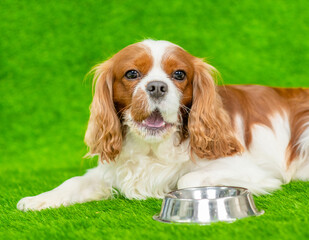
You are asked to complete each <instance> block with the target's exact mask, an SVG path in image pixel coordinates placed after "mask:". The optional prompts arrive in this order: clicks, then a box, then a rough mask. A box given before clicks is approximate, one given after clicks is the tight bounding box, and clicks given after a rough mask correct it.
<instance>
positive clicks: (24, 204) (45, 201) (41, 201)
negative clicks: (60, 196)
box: [17, 194, 65, 211]
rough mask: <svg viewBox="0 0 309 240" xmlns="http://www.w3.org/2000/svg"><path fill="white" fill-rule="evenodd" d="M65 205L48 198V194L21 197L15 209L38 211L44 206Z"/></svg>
mask: <svg viewBox="0 0 309 240" xmlns="http://www.w3.org/2000/svg"><path fill="white" fill-rule="evenodd" d="M61 205H65V203H64V202H59V201H55V199H51V198H48V196H44V194H42V195H38V196H34V197H25V198H22V199H21V200H20V201H19V202H18V203H17V209H19V210H21V211H29V210H31V211H40V210H42V209H46V208H57V207H60V206H61Z"/></svg>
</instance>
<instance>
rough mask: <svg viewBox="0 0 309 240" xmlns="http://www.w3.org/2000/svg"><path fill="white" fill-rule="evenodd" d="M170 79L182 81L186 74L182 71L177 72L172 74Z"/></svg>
mask: <svg viewBox="0 0 309 240" xmlns="http://www.w3.org/2000/svg"><path fill="white" fill-rule="evenodd" d="M172 77H173V78H174V79H175V80H177V81H182V80H184V79H185V77H186V73H185V72H184V71H182V70H177V71H175V72H174V73H173V76H172Z"/></svg>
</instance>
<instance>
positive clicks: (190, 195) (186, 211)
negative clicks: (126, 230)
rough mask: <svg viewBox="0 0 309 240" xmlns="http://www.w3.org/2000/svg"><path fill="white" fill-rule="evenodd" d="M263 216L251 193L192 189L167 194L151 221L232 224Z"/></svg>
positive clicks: (201, 188)
mask: <svg viewBox="0 0 309 240" xmlns="http://www.w3.org/2000/svg"><path fill="white" fill-rule="evenodd" d="M263 213H264V211H263V210H261V211H258V210H257V208H256V207H255V204H254V200H253V198H252V194H251V193H250V192H249V191H248V189H246V188H241V187H223V186H222V187H221V186H220V187H196V188H185V189H179V190H176V191H173V192H170V193H168V194H167V195H166V196H165V198H164V199H163V203H162V208H161V212H160V214H158V215H155V216H153V219H154V220H156V221H160V222H166V223H171V222H175V223H196V224H210V223H212V222H218V221H223V222H233V221H235V220H237V219H240V218H245V217H249V216H259V215H262V214H263Z"/></svg>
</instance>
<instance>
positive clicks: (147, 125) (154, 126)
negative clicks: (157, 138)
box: [137, 109, 174, 133]
mask: <svg viewBox="0 0 309 240" xmlns="http://www.w3.org/2000/svg"><path fill="white" fill-rule="evenodd" d="M137 125H138V126H139V127H141V128H144V129H146V130H148V131H151V133H157V132H161V131H164V130H166V129H168V128H170V127H172V126H173V125H174V124H172V123H168V122H166V121H164V118H163V117H162V114H161V112H160V111H159V110H157V109H156V110H155V111H153V112H152V113H151V114H150V115H149V116H148V117H147V118H146V119H145V120H143V121H142V122H137Z"/></svg>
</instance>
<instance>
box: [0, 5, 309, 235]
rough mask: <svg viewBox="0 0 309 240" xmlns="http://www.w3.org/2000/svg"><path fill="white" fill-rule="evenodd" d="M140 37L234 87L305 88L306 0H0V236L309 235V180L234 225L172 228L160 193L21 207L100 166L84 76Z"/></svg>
mask: <svg viewBox="0 0 309 240" xmlns="http://www.w3.org/2000/svg"><path fill="white" fill-rule="evenodd" d="M144 38H153V39H163V40H169V41H172V42H174V43H176V44H178V45H180V46H182V47H183V48H185V49H186V50H188V51H189V52H190V53H192V54H193V55H195V56H198V57H206V58H207V59H208V61H209V62H210V63H211V64H212V65H214V66H215V67H216V68H217V69H218V70H219V71H220V72H221V74H222V78H223V81H224V83H226V84H244V83H247V84H263V85H272V86H282V87H285V86H286V87H296V86H302V87H309V80H308V75H309V67H308V65H309V41H308V39H309V3H308V1H306V0H295V1H278V0H274V1H267V0H263V1H254V0H252V1H230V0H222V1H220V0H210V1H196V0H190V1H188V0H182V1H164V0H156V1H141V0H135V1H133V0H131V1H122V0H118V1H113V0H110V1H107V0H106V1H98V0H84V1H65V0H64V1H35V0H27V1H20V0H2V1H0V120H1V123H0V182H1V184H0V238H1V239H22V238H30V239H31V238H36V239H37V238H47V237H50V238H53V239H63V238H87V239H94V238H108V239H116V238H123V239H126V238H131V239H145V238H151V239H158V238H160V239H163V238H164V239H173V238H190V237H192V238H209V239H227V238H238V239H263V238H267V239H279V238H281V239H291V238H297V239H308V238H309V231H308V224H309V204H308V197H309V196H308V192H309V184H308V183H302V182H294V183H291V184H289V185H287V186H284V189H283V190H279V191H277V192H275V193H274V194H273V195H268V196H262V197H256V201H257V205H258V207H259V208H263V209H264V210H265V211H266V213H265V215H263V216H261V217H259V218H250V219H244V220H241V221H238V222H236V223H234V224H224V223H218V224H213V225H211V226H179V225H164V224H161V223H157V222H154V221H152V219H151V216H152V215H153V214H155V213H156V212H158V211H159V209H160V204H161V201H160V200H155V199H149V200H146V201H130V200H127V199H124V198H123V197H119V198H116V199H114V200H111V201H100V202H92V203H86V204H81V205H75V206H72V207H68V208H60V209H56V210H45V211H42V212H28V213H23V212H19V211H18V210H16V203H17V201H18V200H19V199H20V198H22V197H25V196H29V195H35V194H38V193H41V192H43V191H47V190H50V189H52V188H54V187H56V186H57V185H59V184H60V183H61V182H63V181H64V180H66V179H67V178H69V177H73V176H76V175H81V174H83V173H84V172H85V170H86V169H87V168H90V167H93V166H95V165H96V160H95V159H94V160H88V159H86V160H83V159H82V156H83V155H84V154H85V153H86V147H85V145H84V143H83V137H84V132H85V130H86V126H87V121H88V117H89V104H90V102H91V80H90V79H88V80H85V81H83V79H84V78H85V75H86V73H87V72H88V71H89V70H90V69H91V67H92V66H93V65H95V64H97V63H99V62H100V61H102V60H104V59H106V58H108V57H110V56H111V55H112V54H114V53H116V52H117V51H119V50H120V49H122V48H123V47H125V46H127V45H128V44H132V43H134V42H137V41H140V40H142V39H144Z"/></svg>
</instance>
